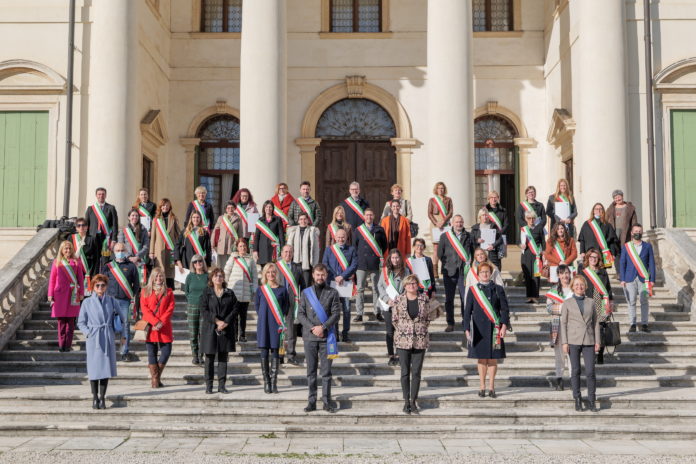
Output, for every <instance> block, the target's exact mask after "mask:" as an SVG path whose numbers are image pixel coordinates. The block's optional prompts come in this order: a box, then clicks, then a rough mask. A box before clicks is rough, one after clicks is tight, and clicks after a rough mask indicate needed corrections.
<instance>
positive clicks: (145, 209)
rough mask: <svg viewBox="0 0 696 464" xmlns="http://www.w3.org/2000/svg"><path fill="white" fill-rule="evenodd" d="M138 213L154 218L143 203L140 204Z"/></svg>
mask: <svg viewBox="0 0 696 464" xmlns="http://www.w3.org/2000/svg"><path fill="white" fill-rule="evenodd" d="M138 214H139V215H140V216H141V217H146V218H149V219H152V215H151V214H150V212H149V211H148V210H147V208H145V207H144V206H143V205H140V206H138Z"/></svg>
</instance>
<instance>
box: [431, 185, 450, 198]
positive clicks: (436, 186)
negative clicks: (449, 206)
mask: <svg viewBox="0 0 696 464" xmlns="http://www.w3.org/2000/svg"><path fill="white" fill-rule="evenodd" d="M441 185H442V187H443V188H444V189H445V191H444V192H443V193H442V196H443V197H444V196H445V195H447V186H446V185H445V183H444V182H437V183H435V187H433V193H434V194H435V195H437V188H438V187H439V186H441Z"/></svg>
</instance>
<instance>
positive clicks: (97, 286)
mask: <svg viewBox="0 0 696 464" xmlns="http://www.w3.org/2000/svg"><path fill="white" fill-rule="evenodd" d="M104 287H106V284H94V288H104Z"/></svg>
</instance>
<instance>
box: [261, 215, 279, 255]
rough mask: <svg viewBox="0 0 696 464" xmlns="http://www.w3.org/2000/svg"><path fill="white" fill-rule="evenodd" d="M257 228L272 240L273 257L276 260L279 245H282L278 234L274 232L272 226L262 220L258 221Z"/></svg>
mask: <svg viewBox="0 0 696 464" xmlns="http://www.w3.org/2000/svg"><path fill="white" fill-rule="evenodd" d="M256 228H257V229H258V230H259V232H261V233H262V234H263V235H265V236H266V238H268V240H270V241H271V245H272V246H273V259H274V260H275V257H276V254H277V250H278V247H279V246H280V239H278V236H277V235H276V234H274V233H273V231H272V230H271V228H270V227H268V225H267V224H266V223H265V222H264V221H262V220H259V221H256Z"/></svg>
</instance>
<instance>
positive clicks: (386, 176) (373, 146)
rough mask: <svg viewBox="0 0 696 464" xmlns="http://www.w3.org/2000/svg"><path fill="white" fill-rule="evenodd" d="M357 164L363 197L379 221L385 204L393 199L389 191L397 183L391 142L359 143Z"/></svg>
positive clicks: (394, 157)
mask: <svg viewBox="0 0 696 464" xmlns="http://www.w3.org/2000/svg"><path fill="white" fill-rule="evenodd" d="M356 163H357V179H356V180H357V181H358V182H360V188H361V190H362V195H363V197H365V199H366V200H367V201H368V203H370V206H371V207H372V209H373V210H375V216H376V219H377V220H379V218H380V216H381V214H382V208H383V207H384V203H386V201H387V200H389V199H391V194H390V191H389V190H390V188H391V186H392V185H394V184H395V183H396V155H395V153H394V147H393V146H392V145H391V143H389V142H358V143H357V160H356ZM345 191H346V192H347V191H348V187H347V186H346V190H345Z"/></svg>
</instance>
